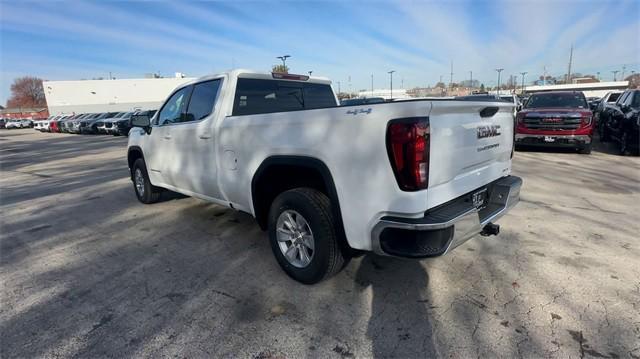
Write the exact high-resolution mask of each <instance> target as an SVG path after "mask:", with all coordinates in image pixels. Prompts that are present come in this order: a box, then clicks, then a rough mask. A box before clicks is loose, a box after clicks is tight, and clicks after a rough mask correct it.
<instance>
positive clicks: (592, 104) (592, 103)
mask: <svg viewBox="0 0 640 359" xmlns="http://www.w3.org/2000/svg"><path fill="white" fill-rule="evenodd" d="M600 101H602V98H601V97H587V103H588V104H589V109H591V111H595V110H596V108H598V105H599V104H600Z"/></svg>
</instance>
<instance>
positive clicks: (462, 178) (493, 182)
mask: <svg viewBox="0 0 640 359" xmlns="http://www.w3.org/2000/svg"><path fill="white" fill-rule="evenodd" d="M513 123H514V118H513V104H509V103H506V102H499V101H497V102H496V100H485V101H469V100H456V99H447V100H433V99H430V100H407V101H397V102H388V103H380V104H366V105H354V106H339V105H338V101H337V99H336V96H335V94H334V92H333V90H332V88H331V83H330V81H329V80H328V79H324V78H317V77H311V78H310V77H308V76H302V75H292V74H281V73H258V72H252V71H244V70H234V71H231V72H228V73H223V74H219V75H213V76H207V77H203V78H200V79H198V80H195V81H193V82H190V83H187V84H184V85H182V86H180V87H178V88H177V89H176V90H175V91H174V92H173V93H172V94H171V95H170V96H169V98H168V99H167V100H166V102H165V103H164V104H163V105H162V107H161V108H160V110H159V111H158V112H157V113H156V114H155V115H154V116H153V117H152V118H149V117H148V116H145V115H139V116H134V117H133V118H132V126H134V127H133V128H132V129H131V132H130V135H129V146H128V163H129V168H130V170H131V179H132V181H133V184H134V189H135V193H136V195H137V197H138V199H139V200H140V201H141V202H143V203H153V202H156V201H158V199H159V197H160V194H161V192H162V191H163V190H165V189H167V190H172V191H176V192H179V193H182V194H185V195H188V196H193V197H197V198H200V199H203V200H206V201H211V202H214V203H217V204H219V205H222V206H227V207H231V208H234V209H236V210H239V211H243V212H247V213H250V214H251V215H253V216H254V217H255V218H256V220H257V222H258V224H259V225H260V226H261V227H262V228H263V229H265V230H267V231H268V233H269V239H270V242H271V247H272V249H273V253H274V255H275V257H276V259H277V261H278V263H279V264H280V266H281V267H282V268H283V269H284V271H285V272H286V273H287V274H288V275H290V276H291V277H292V278H294V279H296V280H298V281H300V282H303V283H307V284H310V283H316V282H318V281H320V280H322V279H324V278H327V277H329V276H331V275H333V274H335V273H337V272H338V271H340V270H341V269H342V268H343V267H344V266H345V265H346V264H347V263H348V261H349V259H350V258H351V257H353V256H355V255H358V254H361V253H363V252H364V251H373V252H375V253H377V254H380V255H391V256H399V257H409V258H425V257H434V256H440V255H443V254H445V253H447V252H448V251H450V250H452V249H453V248H455V247H457V246H458V245H460V244H462V243H463V242H464V241H466V240H468V239H469V238H471V237H473V236H475V235H478V234H482V235H492V234H497V233H498V231H499V227H498V225H496V224H493V221H495V220H496V219H498V218H499V217H501V216H502V215H504V214H505V213H506V212H507V211H508V210H509V209H510V208H511V207H513V206H514V205H515V204H516V203H517V202H518V201H519V193H520V187H521V184H522V180H521V179H520V178H518V177H515V176H511V175H510V172H511V158H512V156H513Z"/></svg>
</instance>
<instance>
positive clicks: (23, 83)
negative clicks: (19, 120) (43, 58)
mask: <svg viewBox="0 0 640 359" xmlns="http://www.w3.org/2000/svg"><path fill="white" fill-rule="evenodd" d="M43 106H47V100H46V99H45V97H44V88H43V87H42V79H39V78H37V77H31V76H25V77H19V78H17V79H15V80H13V84H11V97H10V98H9V99H8V100H7V107H43Z"/></svg>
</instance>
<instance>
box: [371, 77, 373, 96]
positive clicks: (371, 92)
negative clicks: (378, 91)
mask: <svg viewBox="0 0 640 359" xmlns="http://www.w3.org/2000/svg"><path fill="white" fill-rule="evenodd" d="M371 97H373V74H371Z"/></svg>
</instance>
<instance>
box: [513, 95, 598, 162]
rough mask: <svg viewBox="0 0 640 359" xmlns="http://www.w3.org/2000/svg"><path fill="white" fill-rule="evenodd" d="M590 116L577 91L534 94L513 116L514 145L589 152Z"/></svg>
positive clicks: (591, 129) (585, 103)
mask: <svg viewBox="0 0 640 359" xmlns="http://www.w3.org/2000/svg"><path fill="white" fill-rule="evenodd" d="M592 117H593V115H592V113H591V110H590V109H589V105H588V104H587V99H586V98H585V97H584V94H583V93H582V92H580V91H553V92H540V93H534V94H532V95H531V97H530V98H529V100H528V101H527V103H526V104H525V105H524V107H523V109H522V110H521V111H520V112H518V113H517V115H516V138H515V140H516V145H517V146H547V147H573V148H575V149H577V150H578V151H579V152H580V153H583V154H589V153H591V147H592V139H593V129H594V126H593V120H592Z"/></svg>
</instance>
